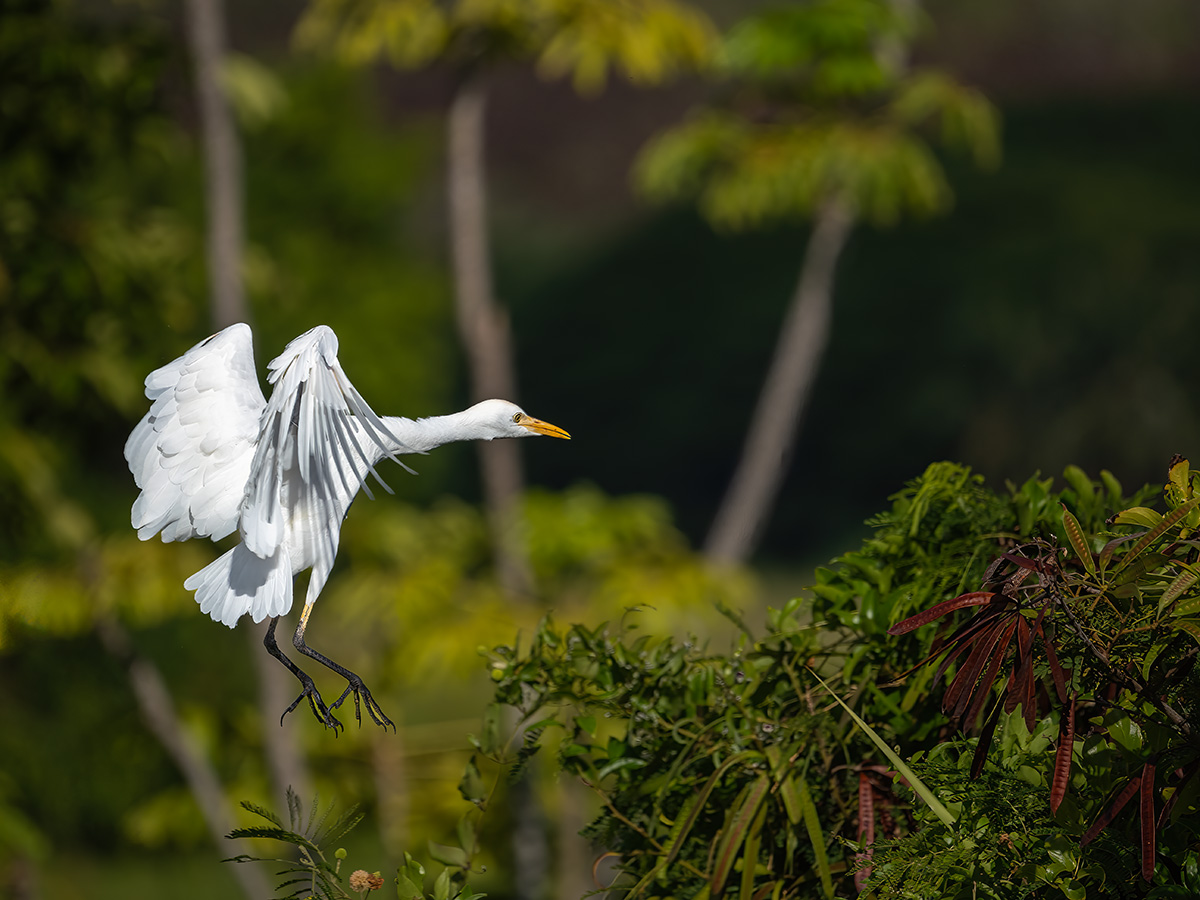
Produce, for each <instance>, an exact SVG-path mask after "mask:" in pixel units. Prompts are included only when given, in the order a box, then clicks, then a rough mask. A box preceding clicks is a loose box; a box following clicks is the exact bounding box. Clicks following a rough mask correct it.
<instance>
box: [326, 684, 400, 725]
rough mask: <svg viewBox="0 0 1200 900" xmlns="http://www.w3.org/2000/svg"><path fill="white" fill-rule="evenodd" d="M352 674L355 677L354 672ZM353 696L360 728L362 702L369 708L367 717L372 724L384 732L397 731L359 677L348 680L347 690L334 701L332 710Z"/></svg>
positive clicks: (355, 715)
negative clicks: (389, 729)
mask: <svg viewBox="0 0 1200 900" xmlns="http://www.w3.org/2000/svg"><path fill="white" fill-rule="evenodd" d="M350 674H351V675H354V673H353V672H351V673H350ZM351 694H353V695H354V718H355V719H357V720H358V725H359V727H360V728H361V727H362V712H361V711H360V709H359V701H360V700H361V702H362V706H365V707H366V708H367V715H369V716H370V717H371V721H372V722H374V723H375V724H376V725H378V726H379V727H380V728H382V729H383V730H384V731H387V729H388V728H391V729H392V731H393V732H394V731H395V730H396V724H395V723H394V722H393V721H392V720H391V719H389V718H388V717H387V715H386V714H385V713H384V711H383V710H382V709H380V708H379V704H378V703H377V702H375V698H374V697H372V696H371V692H370V690H368V689H367V686H366V685H365V684H363V680H362V679H361V678H359V677H358V676H357V675H354V677H353V678H347V679H346V689H345V690H344V691H342V696H340V697H338V698H337V699H336V700H334V701H333V705H332V706H331V707H330V709H337V708H338V707H339V706H341V705H342V703H343V701H345V699H346V698H347V697H349V696H350V695H351Z"/></svg>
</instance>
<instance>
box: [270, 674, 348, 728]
mask: <svg viewBox="0 0 1200 900" xmlns="http://www.w3.org/2000/svg"><path fill="white" fill-rule="evenodd" d="M305 698H307V699H308V705H309V707H310V708H311V709H312V714H313V716H315V717H316V720H317V721H318V722H320V723H321V724H322V725H324V726H325V727H326V728H332V729H333V736H334V737H337V735H338V729H339V728H342V729H344V728H345V727H346V726H345V725H343V724H342V723H341V722H340V721H339V720H338V718H337V717H336V716H335V715H334V714H333V711H332V710H331V709H330V708H329V707H328V706H326V705H325V701H324V699H322V697H321V692H320V691H318V690H317V686H316V685H315V684H313V682H312V681H311V680H310V681H309V682H308V683H307V684H305V685H304V690H302V691H301V692H300V696H299V697H297V698H296V699H295V700H293V701H292V705H291V706H289V707H288V708H287V709H285V710H284V711H283V715H282V716H280V717H279V724H280V725H283V720H284V717H285V716H287V714H288V713H290V712H291V711H292V710H293V709H295V708H296V707H297V706H299V705H300V701H301V700H304V699H305ZM340 702H341V701H340V700H339V701H338V703H340ZM333 705H334V707H336V706H337V703H335V704H333Z"/></svg>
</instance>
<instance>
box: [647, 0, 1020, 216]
mask: <svg viewBox="0 0 1200 900" xmlns="http://www.w3.org/2000/svg"><path fill="white" fill-rule="evenodd" d="M910 18H911V17H910V15H908V14H906V13H904V12H902V11H901V8H900V7H899V6H898V5H897V4H894V3H890V2H887V0H821V2H816V3H804V4H793V5H790V6H786V7H779V8H773V9H767V10H766V11H764V12H761V13H758V14H757V15H754V16H750V17H748V18H747V19H745V20H743V21H742V22H741V23H739V24H738V25H737V26H735V27H734V28H733V29H732V30H731V31H730V33H729V35H728V37H727V38H726V40H725V43H724V44H723V46H722V48H721V51H720V53H719V55H718V66H717V71H718V73H720V74H721V75H723V76H724V77H725V78H727V79H728V80H729V84H728V85H727V86H725V89H724V93H723V94H722V95H719V96H718V98H717V100H716V102H715V103H714V105H713V107H712V108H709V109H701V110H699V111H697V112H696V113H694V114H693V115H692V116H691V118H689V119H688V120H687V121H685V122H684V123H683V124H681V125H679V126H676V127H675V128H672V129H670V130H668V131H666V132H665V133H663V134H662V135H660V136H659V137H658V138H656V139H655V140H654V141H653V142H652V143H651V144H650V145H649V146H648V147H647V148H646V149H645V150H644V151H643V153H642V155H641V157H640V159H639V161H638V164H637V170H636V173H635V174H636V180H637V182H638V184H639V186H640V187H641V189H642V190H643V192H645V193H646V194H647V195H648V196H650V197H651V198H652V199H657V200H671V199H676V198H681V197H693V196H695V197H696V200H697V203H698V205H699V208H700V211H701V212H702V213H703V215H704V216H705V218H706V219H708V221H710V222H711V223H712V224H713V225H714V226H716V227H718V228H723V229H743V228H747V227H754V226H759V225H762V224H769V223H771V222H774V221H778V220H781V219H782V220H787V219H799V218H806V217H808V216H810V215H811V214H813V213H814V212H816V211H817V210H818V209H819V208H820V207H821V206H822V205H823V204H825V203H827V202H829V201H830V200H831V199H835V198H836V199H837V200H838V201H839V202H842V203H845V204H847V205H848V206H849V207H850V208H851V209H852V210H854V211H855V213H856V214H857V215H859V216H861V217H863V218H864V219H866V220H868V221H871V222H874V223H877V224H892V223H894V222H895V221H896V220H897V219H898V218H900V217H901V215H903V214H906V213H912V214H918V215H920V214H929V213H933V212H938V211H942V210H944V209H945V208H947V207H948V206H949V201H950V197H951V193H950V188H949V186H948V184H947V182H946V178H945V175H944V173H943V169H942V166H941V164H940V163H939V162H938V160H937V158H936V157H935V155H934V153H933V150H932V148H931V146H930V143H929V136H930V135H931V136H932V137H934V138H936V139H937V141H938V142H939V143H941V144H943V145H944V146H946V147H947V148H948V149H950V150H965V151H967V152H969V153H970V154H971V155H972V156H973V158H974V159H975V161H976V162H977V163H979V164H981V165H988V166H994V165H995V163H996V162H997V161H998V158H999V152H1000V150H999V122H998V114H997V112H996V110H995V108H994V107H993V106H992V105H991V104H990V103H989V102H988V101H987V100H986V99H985V98H984V97H983V95H982V94H980V93H979V92H978V91H975V90H972V89H969V88H966V87H963V86H962V85H960V84H958V83H957V82H956V81H955V80H954V79H953V78H951V77H950V76H949V75H947V74H946V73H944V72H939V71H934V70H928V71H927V70H921V69H918V70H914V71H910V70H909V69H908V67H907V66H906V65H904V64H903V62H902V54H906V53H907V49H906V48H907V44H908V42H909V41H910V39H911V35H912V31H913V24H912V22H911V21H910ZM889 46H890V47H891V49H890V50H889V49H888V47H889ZM891 57H895V59H893V58H891Z"/></svg>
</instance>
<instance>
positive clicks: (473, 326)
mask: <svg viewBox="0 0 1200 900" xmlns="http://www.w3.org/2000/svg"><path fill="white" fill-rule="evenodd" d="M486 112H487V92H486V88H485V87H484V84H483V82H482V80H481V79H480V78H479V76H478V75H472V74H470V73H464V77H463V80H462V81H461V82H460V84H459V85H458V89H457V90H456V91H455V94H454V97H453V99H452V100H451V104H450V111H449V117H448V121H447V135H446V145H447V146H446V156H447V164H446V179H447V184H446V190H447V195H448V199H449V209H450V215H449V220H450V254H451V260H452V265H453V270H454V310H455V318H456V320H457V323H458V332H459V338H460V339H461V340H462V344H463V349H464V351H465V353H466V357H467V366H468V368H469V370H470V388H471V399H472V400H473V401H476V402H478V401H480V400H487V399H490V398H492V397H500V398H502V399H506V400H512V401H514V402H515V401H516V400H517V378H516V366H515V364H514V362H513V349H512V338H511V334H510V331H509V324H508V316H507V315H506V314H505V311H504V310H503V309H502V308H501V307H500V306H499V304H497V303H496V299H495V295H494V292H493V287H492V264H491V254H490V252H489V249H488V221H487V164H486V153H485V149H484V147H485V135H484V130H485V122H486ZM476 447H477V449H478V452H479V463H480V475H481V479H482V482H483V497H484V506H485V509H486V511H487V517H488V524H489V526H490V528H491V532H492V546H493V548H494V550H493V552H494V554H495V561H496V572H497V576H498V578H499V579H500V584H501V586H502V587H503V588H504V591H505V593H506V594H507V595H508V596H509V597H512V598H515V599H525V600H526V601H528V600H532V598H533V575H532V573H531V571H530V568H529V559H528V555H527V553H526V550H525V544H524V540H523V537H522V531H521V522H520V505H519V504H520V500H521V492H522V491H523V489H524V486H525V476H524V473H523V471H522V467H521V454H520V442H519V441H480V442H477V444H476ZM529 777H530V776H529V772H528V771H527V772H526V773H525V775H524V776H523V777H522V778H521V779H520V780H518V781H517V783H516V784H514V785H513V786H512V789H511V795H510V797H511V804H512V811H513V819H514V822H513V834H512V849H513V888H514V893H515V896H516V897H517V900H538V898H540V897H541V896H542V895H543V893H544V891H545V885H546V883H547V877H548V870H549V854H550V851H549V845H548V841H547V837H546V824H545V820H544V816H543V815H542V812H541V810H540V808H539V805H538V802H537V797H536V794H535V792H534V791H533V789H532V786H531V785H530V784H529Z"/></svg>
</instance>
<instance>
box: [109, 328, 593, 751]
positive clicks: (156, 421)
mask: <svg viewBox="0 0 1200 900" xmlns="http://www.w3.org/2000/svg"><path fill="white" fill-rule="evenodd" d="M337 350H338V342H337V336H336V335H335V334H334V333H333V331H332V330H331V329H330V328H328V327H326V326H324V325H318V326H317V327H316V328H313V329H312V330H310V331H307V332H305V333H304V334H302V335H300V336H299V337H298V338H296V339H295V340H293V341H292V342H291V343H290V344H288V345H287V347H286V348H285V349H284V351H283V353H282V354H280V355H279V356H278V357H276V358H275V359H274V360H272V361H271V363H270V366H269V368H270V374H269V375H268V381H270V383H271V384H273V385H274V389H273V391H272V393H271V399H270V400H267V399H265V398H264V397H263V393H262V390H261V389H260V387H259V384H258V378H257V376H256V374H255V366H254V349H253V346H252V344H251V339H250V327H249V326H248V325H244V324H238V325H231V326H229V327H228V328H226V329H225V330H224V331H220V332H218V333H217V334H214V335H213V336H212V337H209V338H207V339H206V340H203V341H201V342H200V343H198V344H197V345H196V346H194V347H192V349H191V350H189V351H187V353H185V354H184V355H183V356H181V357H179V358H178V359H176V360H173V361H171V362H169V363H167V364H166V365H165V366H163V367H162V368H160V369H156V370H155V371H153V372H151V373H150V374H149V375H148V376H147V377H146V396H147V397H148V398H149V399H150V401H151V406H150V411H149V412H148V413H147V414H146V416H145V417H144V418H143V419H142V420H141V421H140V422H139V423H138V424H137V427H135V428H134V429H133V432H132V433H131V434H130V435H129V439H128V441H126V443H125V459H126V460H127V461H128V463H129V469H130V471H131V472H133V477H134V481H136V482H137V486H138V487H139V488H141V494H140V495H139V496H138V498H137V500H136V501H134V504H133V512H132V515H131V520H132V523H133V527H134V528H136V529H137V532H138V537H140V538H141V539H142V540H149V539H150V538H151V537H153V536H154V535H155V534H158V533H160V532H161V534H162V539H163V541H186V540H188V539H189V538H192V537H207V538H211V539H212V540H214V541H217V540H220V539H221V538H223V537H225V536H227V535H229V534H232V533H233V532H234V530H237V531H238V532H239V533H240V535H241V541H240V542H239V543H238V544H237V546H235V547H234V548H233V549H232V550H229V551H228V552H227V553H225V554H223V555H222V556H221V557H220V558H218V559H217V560H216V561H214V562H212V563H211V564H209V565H208V566H205V567H204V568H203V569H201V570H200V571H199V572H197V573H195V574H194V575H192V576H191V577H190V578H188V579H187V580H186V581H185V582H184V587H185V588H186V589H187V590H192V591H195V592H196V601H197V602H198V603H199V604H200V609H201V610H202V611H203V612H206V613H208V614H209V615H210V616H211V617H212V618H213V620H214V621H217V622H222V623H224V624H225V625H228V626H229V627H230V628H232V627H233V626H234V625H236V624H237V622H238V620H239V619H240V618H241V617H242V616H243V615H246V614H247V613H248V614H249V615H250V617H251V618H252V619H253V620H254V621H255V623H258V622H261V621H262V620H263V619H265V618H270V620H271V622H270V624H269V625H268V626H267V631H266V635H265V637H264V638H263V645H264V646H265V647H266V648H267V651H268V652H269V653H270V654H271V655H272V656H274V657H275V658H276V659H278V660H279V661H280V662H281V663H283V665H285V666H286V667H287V668H288V670H289V671H290V672H291V673H292V674H293V675H295V676H296V678H297V679H298V680H299V681H300V684H301V686H302V688H303V689H302V691H301V692H300V695H299V696H298V697H297V698H296V699H295V701H293V703H292V705H291V706H289V707H288V708H287V709H286V710H285V711H284V713H283V715H284V716H286V715H287V714H288V713H289V712H291V711H292V710H293V709H295V708H296V706H297V705H299V703H300V702H301V701H302V700H305V699H307V700H308V702H309V705H310V706H311V708H312V711H313V715H314V716H316V717H317V719H318V720H319V721H321V722H322V723H323V724H324V725H326V726H327V727H331V728H333V729H334V730H335V731H336V730H337V729H338V728H339V727H341V722H339V721H338V720H337V718H336V717H335V716H334V715H333V710H335V709H337V708H338V707H339V706H340V705H341V704H342V702H343V701H344V700H345V699H346V698H347V697H348V696H349V695H350V694H353V695H354V713H355V717H356V718H357V719H358V720H359V722H360V723H361V721H362V716H361V712H360V709H359V703H360V700H361V702H362V704H363V705H365V706H366V708H367V713H368V714H369V715H370V717H371V719H372V720H373V721H375V723H376V724H378V725H381V726H384V727H387V726H389V725H390V726H392V728H393V729H394V728H395V726H394V725H393V724H392V721H391V720H390V719H389V718H388V717H387V716H386V715H384V713H383V710H381V709H380V708H379V704H378V703H377V702H376V701H375V700H374V698H373V697H372V696H371V692H370V691H369V690H368V689H367V687H366V685H365V684H363V680H362V679H361V678H360V677H359V676H358V675H356V674H355V673H354V672H351V671H350V670H349V669H346V668H344V667H342V666H340V665H338V664H337V663H335V662H333V661H332V660H330V659H328V658H326V657H325V656H323V655H321V654H320V653H318V652H317V651H315V650H313V649H312V648H311V647H309V646H308V645H307V644H306V643H305V641H304V632H305V628H306V627H307V625H308V619H309V616H310V615H311V614H312V608H313V604H314V603H315V602H316V599H317V597H318V596H319V595H320V593H321V589H322V588H323V587H324V586H325V582H326V580H327V579H328V578H329V572H330V570H331V569H332V568H333V561H334V557H335V556H336V555H337V549H338V538H339V532H340V530H341V526H342V520H343V519H344V518H345V516H346V511H347V510H348V509H349V507H350V503H351V501H353V499H354V497H355V495H356V494H357V493H358V491H359V488H362V489H363V490H364V491H365V492H366V494H367V496H369V497H370V496H372V494H371V491H370V489H369V488H368V487H367V485H366V477H367V474H368V473H370V474H371V475H373V476H374V477H375V479H376V480H377V481H378V482H379V483H380V484H381V485H382V486H383V487H384V489H385V490H387V491H388V492H389V493H391V488H389V487H388V486H387V485H386V484H384V482H383V480H382V479H381V478H380V477H379V473H378V472H376V471H375V465H376V464H377V463H378V462H380V461H381V460H382V459H384V458H385V457H386V458H388V459H392V460H394V461H395V462H397V463H399V464H400V465H401V466H404V463H402V462H400V460H399V459H398V456H399V455H401V454H409V453H426V452H428V451H429V450H432V449H433V448H434V447H439V446H441V445H442V444H447V443H450V442H452V441H490V440H493V439H494V438H512V437H529V436H531V435H548V436H550V437H558V438H569V437H570V435H569V434H567V433H566V432H565V431H563V430H562V429H561V428H558V427H557V426H555V425H551V424H549V423H547V422H543V421H541V420H540V419H534V418H532V417H531V416H528V415H526V414H525V413H524V412H523V411H522V410H521V409H520V408H519V407H518V406H516V405H515V404H513V403H509V402H508V401H506V400H485V401H483V402H482V403H477V404H475V405H474V406H472V407H470V408H469V409H465V410H463V411H462V412H458V413H454V414H452V415H448V416H434V417H432V418H428V419H416V420H414V419H405V418H400V417H395V416H383V417H380V416H377V415H376V414H375V413H374V411H372V409H371V407H370V406H368V405H367V403H366V401H365V400H363V398H362V396H361V395H360V394H359V393H358V391H357V390H355V388H354V385H352V384H351V383H350V380H349V379H348V378H347V377H346V373H345V372H344V371H343V369H342V367H341V364H340V363H339V362H338V358H337ZM404 468H406V469H408V467H407V466H404ZM408 471H410V472H411V471H412V470H411V469H408ZM308 568H311V569H312V574H311V575H310V577H309V582H308V592H307V594H306V595H305V599H304V609H303V611H302V612H301V613H300V622H299V624H298V625H297V627H296V632H295V635H294V637H293V638H292V643H293V645H294V646H295V647H296V649H297V650H299V651H300V652H301V653H303V654H304V655H305V656H308V657H310V658H311V659H314V660H316V661H317V662H319V663H321V664H322V665H324V666H326V667H328V668H330V669H332V670H333V671H335V672H337V673H338V674H339V675H341V676H342V677H343V678H345V679H346V682H347V684H346V689H345V690H344V691H343V692H342V695H341V696H340V697H339V698H338V699H337V700H336V701H335V702H334V703H332V704H330V705H326V703H325V701H324V700H323V699H322V697H321V694H320V692H319V691H318V690H317V688H316V685H315V684H314V683H313V680H312V678H310V677H309V676H308V675H307V674H306V673H305V672H303V671H302V670H301V669H300V668H299V667H298V666H297V665H296V664H295V663H294V662H292V661H291V660H290V659H288V658H287V657H286V656H285V655H284V654H283V653H282V652H280V650H279V647H278V646H277V645H276V643H275V626H276V624H277V623H278V621H279V617H280V616H282V615H284V614H285V613H287V612H288V611H289V610H290V609H291V608H292V579H293V577H294V576H295V575H297V574H299V573H300V572H302V571H304V570H305V569H308ZM282 719H283V716H281V717H280V721H282Z"/></svg>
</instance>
